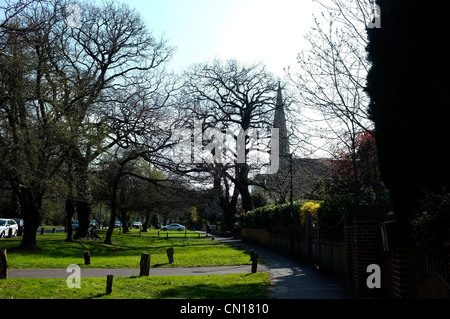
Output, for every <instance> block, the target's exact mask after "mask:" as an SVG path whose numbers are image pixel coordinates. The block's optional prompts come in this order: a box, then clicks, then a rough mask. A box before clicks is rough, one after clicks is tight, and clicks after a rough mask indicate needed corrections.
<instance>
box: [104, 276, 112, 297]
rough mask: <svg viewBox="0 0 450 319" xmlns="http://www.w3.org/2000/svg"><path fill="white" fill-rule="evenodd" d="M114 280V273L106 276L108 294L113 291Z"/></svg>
mask: <svg viewBox="0 0 450 319" xmlns="http://www.w3.org/2000/svg"><path fill="white" fill-rule="evenodd" d="M113 280H114V276H113V275H107V276H106V294H107V295H110V294H111V292H112V286H113Z"/></svg>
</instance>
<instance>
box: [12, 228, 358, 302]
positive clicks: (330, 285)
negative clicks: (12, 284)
mask: <svg viewBox="0 0 450 319" xmlns="http://www.w3.org/2000/svg"><path fill="white" fill-rule="evenodd" d="M214 239H215V240H217V241H220V242H222V243H225V244H229V245H233V246H237V247H240V248H242V249H245V250H247V251H250V249H254V251H255V252H256V253H258V255H259V257H260V258H262V259H263V260H264V264H263V265H261V264H259V265H258V272H260V271H264V272H267V273H269V275H270V276H271V279H272V286H271V287H270V288H269V298H275V299H354V298H357V297H356V296H355V295H354V294H353V293H352V290H351V289H350V288H349V287H348V286H346V285H344V284H343V283H342V282H339V281H338V280H337V279H335V278H333V277H329V276H326V275H324V274H322V273H320V272H319V271H318V270H316V269H315V268H313V267H312V266H310V265H308V264H305V263H302V262H300V261H298V260H293V259H291V258H289V257H287V256H286V255H284V254H282V253H279V252H276V251H274V250H270V249H267V248H265V247H263V246H260V245H258V244H254V243H248V242H242V241H241V240H240V239H230V238H224V237H218V236H215V238H214ZM250 271H251V265H244V266H221V267H190V268H151V269H150V275H151V276H173V275H182V276H190V275H211V274H228V273H248V272H250ZM69 274H70V273H68V272H66V269H9V270H8V277H9V278H18V277H28V278H30V277H39V278H55V277H56V278H59V277H60V278H67V276H69ZM138 274H139V268H117V269H102V268H95V269H93V268H82V269H81V276H82V277H106V275H114V276H125V277H128V276H135V275H138Z"/></svg>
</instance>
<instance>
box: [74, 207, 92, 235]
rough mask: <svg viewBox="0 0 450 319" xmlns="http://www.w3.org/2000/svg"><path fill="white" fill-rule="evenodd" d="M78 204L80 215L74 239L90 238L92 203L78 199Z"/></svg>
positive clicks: (78, 214)
mask: <svg viewBox="0 0 450 319" xmlns="http://www.w3.org/2000/svg"><path fill="white" fill-rule="evenodd" d="M76 206H77V216H78V229H77V232H76V234H75V236H74V239H79V238H90V234H89V224H90V222H89V217H90V216H91V215H92V205H91V203H90V202H89V201H85V200H77V201H76Z"/></svg>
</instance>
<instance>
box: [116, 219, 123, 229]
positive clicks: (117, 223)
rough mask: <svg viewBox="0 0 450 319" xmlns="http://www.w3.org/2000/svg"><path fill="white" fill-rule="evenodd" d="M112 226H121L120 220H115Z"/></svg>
mask: <svg viewBox="0 0 450 319" xmlns="http://www.w3.org/2000/svg"><path fill="white" fill-rule="evenodd" d="M114 227H115V228H117V227H122V222H120V221H119V220H116V223H115V224H114Z"/></svg>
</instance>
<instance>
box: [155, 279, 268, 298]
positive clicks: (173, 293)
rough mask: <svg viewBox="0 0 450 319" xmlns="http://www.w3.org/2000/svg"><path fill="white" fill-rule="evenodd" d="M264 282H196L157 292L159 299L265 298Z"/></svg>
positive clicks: (265, 288) (265, 286) (265, 287)
mask: <svg viewBox="0 0 450 319" xmlns="http://www.w3.org/2000/svg"><path fill="white" fill-rule="evenodd" d="M267 287H268V286H267V285H266V284H262V283H261V284H234V285H228V286H221V285H211V284H198V285H189V286H177V287H172V288H169V289H166V290H164V291H162V292H160V294H159V298H161V299H169V298H185V299H211V298H213V299H263V298H267Z"/></svg>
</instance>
